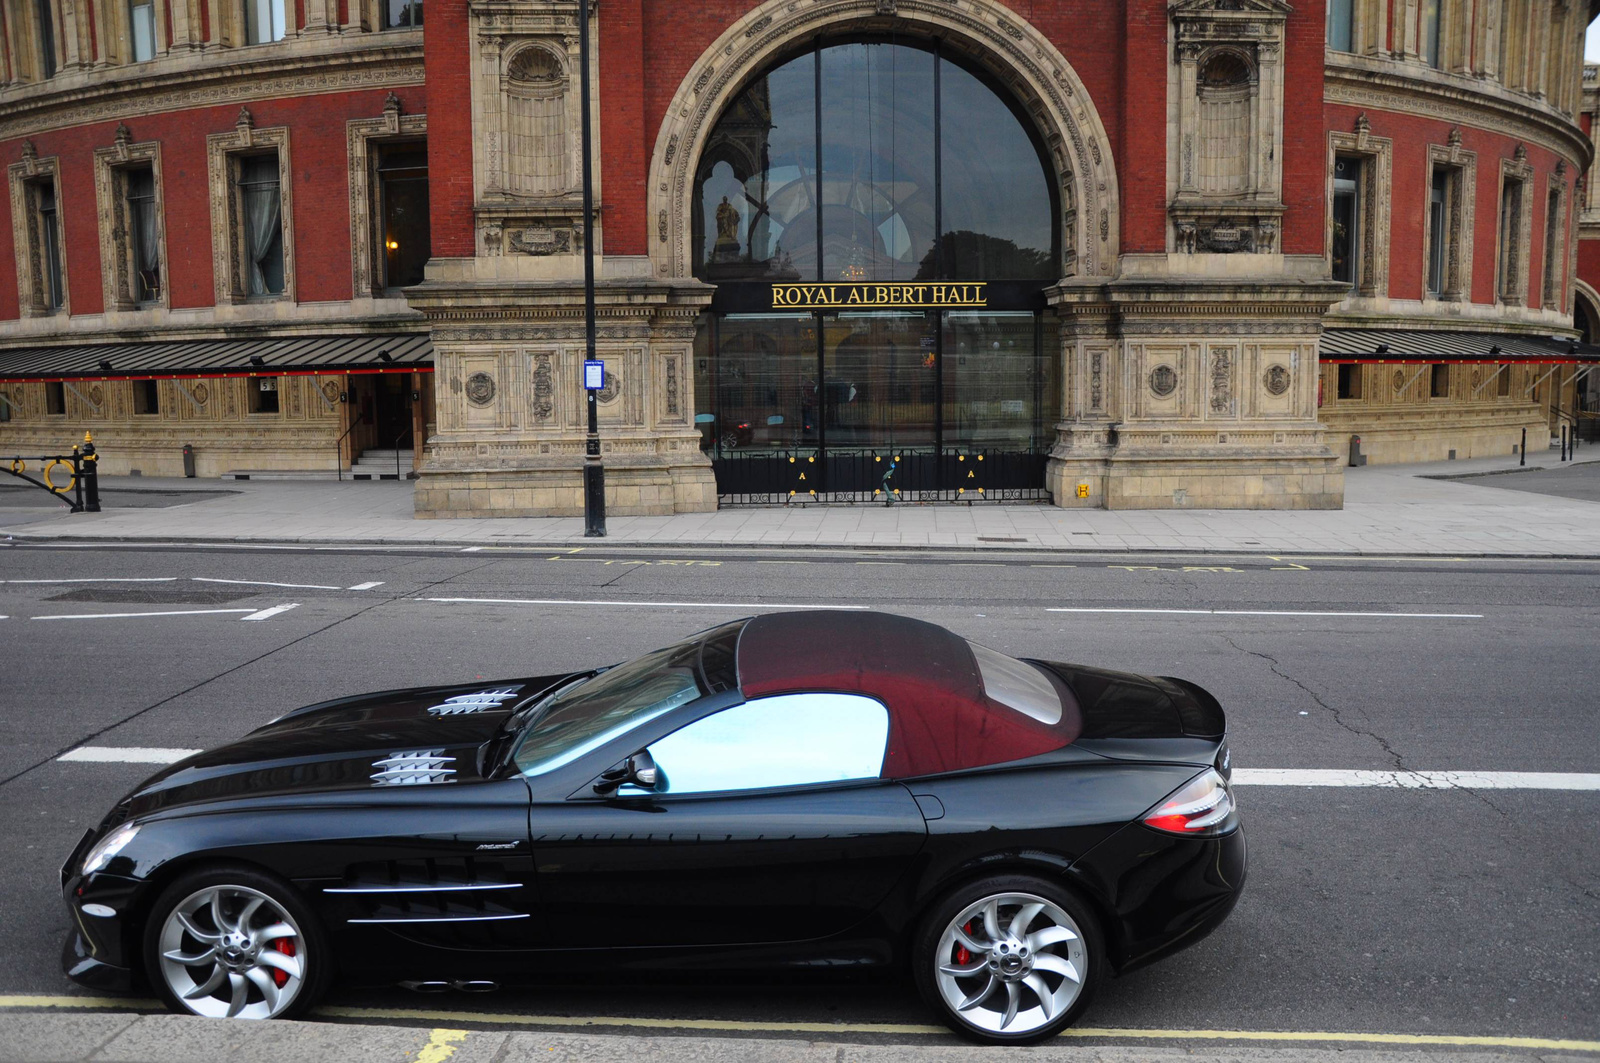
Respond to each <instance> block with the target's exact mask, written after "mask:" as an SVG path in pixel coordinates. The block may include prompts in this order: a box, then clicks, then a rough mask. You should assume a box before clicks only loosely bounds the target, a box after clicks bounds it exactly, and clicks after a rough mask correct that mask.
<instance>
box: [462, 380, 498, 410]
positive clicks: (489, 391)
mask: <svg viewBox="0 0 1600 1063" xmlns="http://www.w3.org/2000/svg"><path fill="white" fill-rule="evenodd" d="M467 401H468V402H470V403H472V405H474V406H487V405H489V403H491V402H493V401H494V377H492V376H490V375H489V374H488V373H481V372H480V373H473V374H472V375H471V376H469V377H467Z"/></svg>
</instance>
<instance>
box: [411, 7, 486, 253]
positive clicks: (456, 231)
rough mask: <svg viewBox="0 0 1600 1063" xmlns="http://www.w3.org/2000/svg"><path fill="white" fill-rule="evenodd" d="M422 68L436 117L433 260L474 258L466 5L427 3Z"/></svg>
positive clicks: (432, 128)
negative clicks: (424, 71)
mask: <svg viewBox="0 0 1600 1063" xmlns="http://www.w3.org/2000/svg"><path fill="white" fill-rule="evenodd" d="M427 10H428V19H427V32H426V33H425V34H424V35H423V39H422V41H423V64H424V69H425V70H426V72H427V73H426V76H427V80H428V95H429V97H430V98H431V99H432V100H433V106H434V108H435V114H432V115H429V117H428V122H429V127H428V224H429V228H430V235H431V238H432V240H433V254H434V257H435V258H470V257H471V256H472V255H473V254H474V253H475V252H476V249H475V247H474V244H473V230H472V88H471V83H470V82H469V81H468V77H469V74H470V71H471V63H472V57H471V54H470V47H469V46H470V41H469V38H468V34H467V0H428V5H427Z"/></svg>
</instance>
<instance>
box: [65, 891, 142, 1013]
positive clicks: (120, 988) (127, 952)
mask: <svg viewBox="0 0 1600 1063" xmlns="http://www.w3.org/2000/svg"><path fill="white" fill-rule="evenodd" d="M64 877H65V881H64V882H63V883H62V888H61V893H62V896H63V898H64V899H65V900H66V902H67V910H68V911H69V912H70V913H71V914H72V923H73V926H72V929H71V930H70V931H69V932H68V933H67V939H66V941H64V942H63V943H62V946H61V969H62V971H63V972H64V973H65V974H66V976H67V977H68V978H70V979H72V980H73V981H74V982H77V983H78V984H79V985H84V986H88V987H90V988H93V989H103V990H107V991H111V992H126V991H128V990H130V989H132V988H133V987H134V982H135V977H134V973H133V972H134V968H135V967H136V966H137V965H138V949H139V944H138V942H137V941H135V940H130V937H131V936H132V935H131V934H130V933H129V924H128V919H127V913H128V912H129V911H131V910H133V908H134V906H135V904H136V903H137V901H138V897H139V894H140V891H141V890H142V889H143V887H144V885H145V884H144V883H143V882H141V881H140V880H138V879H131V878H125V877H123V876H121V875H109V874H106V873H105V872H103V871H102V872H98V873H96V874H93V875H89V876H88V877H86V878H85V877H82V876H79V875H76V874H68V875H66V876H64ZM86 907H88V908H89V909H90V911H85V908H86ZM97 908H98V909H102V910H108V911H109V912H110V913H111V914H109V915H93V914H91V912H92V911H93V910H94V909H97Z"/></svg>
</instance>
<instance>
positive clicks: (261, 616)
mask: <svg viewBox="0 0 1600 1063" xmlns="http://www.w3.org/2000/svg"><path fill="white" fill-rule="evenodd" d="M298 608H300V603H299V602H290V603H289V604H288V605H274V606H273V607H272V608H270V609H262V610H260V611H258V612H254V613H250V615H249V616H241V617H240V618H239V619H240V620H267V619H270V618H271V617H274V616H277V615H278V614H279V613H287V612H288V611H289V610H291V609H298ZM246 612H248V610H246Z"/></svg>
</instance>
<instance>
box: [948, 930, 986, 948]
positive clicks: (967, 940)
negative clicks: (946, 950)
mask: <svg viewBox="0 0 1600 1063" xmlns="http://www.w3.org/2000/svg"><path fill="white" fill-rule="evenodd" d="M952 933H953V934H954V935H955V939H956V940H957V941H958V942H960V943H961V944H962V946H963V947H965V948H966V949H967V951H969V952H988V951H989V946H988V945H986V944H984V943H983V942H980V941H979V940H978V939H977V938H975V937H973V936H972V935H971V934H969V933H967V932H966V931H965V930H963V929H961V928H960V927H959V926H958V927H955V928H954V930H953V931H952Z"/></svg>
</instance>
